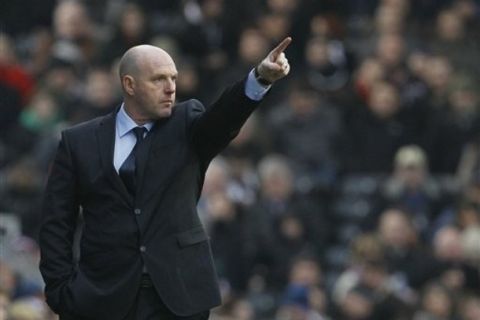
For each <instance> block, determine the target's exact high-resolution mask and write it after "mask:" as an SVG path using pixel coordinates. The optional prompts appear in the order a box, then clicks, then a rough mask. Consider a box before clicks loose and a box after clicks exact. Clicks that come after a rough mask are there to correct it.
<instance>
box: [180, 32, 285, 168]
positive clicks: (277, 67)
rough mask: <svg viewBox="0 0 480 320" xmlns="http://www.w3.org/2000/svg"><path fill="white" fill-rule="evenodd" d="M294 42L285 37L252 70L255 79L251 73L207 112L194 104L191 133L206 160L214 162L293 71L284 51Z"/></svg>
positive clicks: (198, 150) (192, 139) (198, 104)
mask: <svg viewBox="0 0 480 320" xmlns="http://www.w3.org/2000/svg"><path fill="white" fill-rule="evenodd" d="M291 41H292V39H291V38H290V37H287V38H285V39H284V40H283V41H282V42H281V43H280V44H279V45H278V46H277V47H275V48H274V49H273V50H272V51H271V52H270V53H269V54H268V55H267V56H266V57H265V58H264V59H263V60H262V61H261V62H260V64H259V65H258V66H257V67H255V69H254V71H252V72H253V74H254V77H252V76H251V75H252V73H251V74H250V75H249V76H248V77H247V78H245V79H243V80H242V81H240V82H237V83H236V84H234V85H233V86H231V87H229V88H227V89H226V90H225V91H224V92H223V93H222V95H221V96H220V98H219V99H218V100H217V101H216V102H215V103H214V104H213V105H212V106H210V107H209V108H208V109H207V110H206V111H204V108H203V106H202V104H201V103H200V102H198V101H196V102H195V105H194V107H193V108H192V109H191V112H190V114H189V115H188V118H189V119H193V121H191V120H190V121H191V126H190V132H189V134H190V138H191V141H192V143H193V145H194V147H195V149H196V150H197V152H198V153H199V154H200V155H201V157H202V158H203V159H207V160H208V159H211V158H213V157H214V156H215V155H216V154H217V153H218V152H220V151H221V150H222V149H223V148H225V147H226V146H227V144H228V143H229V142H230V141H231V140H232V139H233V138H234V137H235V136H236V135H237V134H238V132H239V131H240V128H241V127H242V125H243V124H244V123H245V121H246V120H247V118H248V117H249V116H250V114H251V113H252V112H253V111H254V110H255V108H256V106H257V105H258V104H259V102H260V101H261V98H262V97H263V95H264V94H265V92H266V91H268V89H269V88H270V86H271V85H272V84H273V83H274V82H275V81H277V80H280V79H281V78H283V77H285V76H286V75H287V74H288V73H289V72H290V65H289V63H288V60H287V58H286V57H285V53H284V51H285V49H286V48H287V47H288V45H289V44H290V43H291ZM252 78H253V79H252ZM252 81H253V82H255V83H252ZM259 86H260V87H263V88H265V89H266V90H265V91H264V92H260V94H255V95H253V96H252V94H251V93H252V92H251V91H252V88H258V87H259ZM254 91H255V90H254ZM257 91H258V90H257ZM260 91H261V90H260ZM257 93H258V92H257Z"/></svg>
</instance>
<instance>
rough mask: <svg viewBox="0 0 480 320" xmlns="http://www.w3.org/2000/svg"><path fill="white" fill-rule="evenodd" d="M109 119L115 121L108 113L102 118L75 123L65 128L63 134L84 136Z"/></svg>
mask: <svg viewBox="0 0 480 320" xmlns="http://www.w3.org/2000/svg"><path fill="white" fill-rule="evenodd" d="M109 118H112V119H113V120H114V119H115V117H114V115H113V114H111V113H109V114H107V115H104V116H100V117H97V118H94V119H91V120H87V121H84V122H80V123H77V124H75V125H73V126H71V127H68V128H66V129H65V130H64V132H65V133H67V134H85V133H88V132H93V131H94V130H95V128H97V127H98V126H99V125H101V124H103V123H104V122H105V121H107V120H108V119H109Z"/></svg>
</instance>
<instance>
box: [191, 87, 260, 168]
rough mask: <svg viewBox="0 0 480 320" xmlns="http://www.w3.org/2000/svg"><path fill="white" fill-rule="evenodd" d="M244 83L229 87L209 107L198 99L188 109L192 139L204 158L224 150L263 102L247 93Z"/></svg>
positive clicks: (206, 158) (211, 156) (208, 158)
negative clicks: (249, 96)
mask: <svg viewBox="0 0 480 320" xmlns="http://www.w3.org/2000/svg"><path fill="white" fill-rule="evenodd" d="M245 82H246V78H245V79H243V80H241V81H239V82H237V83H235V84H234V85H232V86H230V87H228V88H227V89H226V90H225V91H223V93H222V94H221V96H220V98H219V99H218V100H217V101H216V102H214V103H213V104H212V105H211V106H210V107H209V108H207V109H206V110H205V108H204V106H203V105H202V104H201V103H200V102H199V101H197V100H194V101H193V107H191V108H189V111H188V112H187V121H188V122H189V123H188V124H187V128H189V133H188V134H189V138H190V141H191V143H192V144H193V146H194V148H195V150H196V151H197V153H198V154H199V155H200V157H201V158H202V159H204V160H210V159H212V158H213V157H215V156H216V155H217V154H218V153H219V152H220V151H221V150H222V149H224V148H225V147H226V146H227V145H228V143H229V142H230V141H231V140H232V139H233V138H235V137H236V136H237V134H238V132H239V131H240V129H241V127H242V126H243V124H244V123H245V121H246V120H247V119H248V117H249V116H250V114H251V113H252V112H253V111H254V110H255V108H256V107H257V106H258V104H259V103H260V102H259V101H254V100H251V99H250V98H248V97H247V96H246V95H245Z"/></svg>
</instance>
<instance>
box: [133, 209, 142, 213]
mask: <svg viewBox="0 0 480 320" xmlns="http://www.w3.org/2000/svg"><path fill="white" fill-rule="evenodd" d="M133 213H135V214H136V215H139V214H141V213H142V210H141V209H138V208H136V209H135V210H133Z"/></svg>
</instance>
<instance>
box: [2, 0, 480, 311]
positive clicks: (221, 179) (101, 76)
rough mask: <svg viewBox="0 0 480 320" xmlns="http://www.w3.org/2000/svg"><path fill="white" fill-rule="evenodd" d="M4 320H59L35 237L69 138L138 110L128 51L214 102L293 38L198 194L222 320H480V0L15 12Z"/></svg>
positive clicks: (90, 2) (89, 5)
mask: <svg viewBox="0 0 480 320" xmlns="http://www.w3.org/2000/svg"><path fill="white" fill-rule="evenodd" d="M0 26H1V29H0V319H1V320H4V319H9V320H37V319H38V320H44V319H45V320H52V319H55V316H54V315H53V314H51V313H50V312H49V311H48V308H47V307H46V305H45V304H44V302H43V296H42V288H43V282H42V279H41V277H40V275H39V272H38V270H37V266H38V258H39V251H38V246H37V242H36V238H37V232H38V228H39V215H40V212H39V208H40V205H41V196H42V190H43V187H44V185H45V181H46V177H47V174H48V171H49V164H50V161H51V159H52V156H53V154H54V152H55V149H56V146H57V144H58V140H59V133H60V131H61V130H62V129H64V128H66V127H69V126H71V125H74V124H76V123H79V122H82V121H85V120H88V119H92V118H94V117H96V116H100V115H104V114H106V113H108V112H111V111H112V110H113V109H114V108H115V107H116V106H118V105H119V104H120V103H121V91H120V87H119V80H118V76H117V63H118V60H119V58H120V57H121V55H122V54H123V53H124V52H125V50H127V49H128V48H129V47H131V46H134V45H138V44H142V43H150V44H154V45H157V46H160V47H162V48H164V49H165V50H167V51H168V52H169V53H171V55H172V56H173V57H174V59H175V61H176V63H177V68H178V71H179V78H178V83H177V97H178V100H180V101H182V100H186V99H189V98H191V97H195V98H198V99H200V100H201V101H202V102H203V103H204V104H209V103H210V102H212V101H214V99H215V97H217V96H218V94H219V93H220V91H221V89H222V88H223V87H224V86H225V85H226V84H228V83H231V82H233V81H235V80H237V79H240V78H242V77H244V76H246V74H247V73H248V72H249V71H250V70H251V69H252V67H253V66H255V65H256V64H257V63H258V62H259V61H260V60H261V59H262V58H263V57H264V56H265V55H266V54H267V53H268V52H269V50H270V49H271V48H273V46H275V45H276V44H277V43H278V42H279V41H281V40H282V39H283V38H284V37H285V36H287V35H291V36H292V37H293V39H294V40H293V43H292V44H291V45H290V47H289V48H288V49H287V52H286V54H287V57H288V59H289V61H290V63H291V67H292V70H291V74H290V75H289V76H288V77H287V78H286V79H284V80H282V81H280V82H279V83H276V84H275V85H274V86H273V88H272V90H271V92H270V94H269V95H268V97H267V98H266V99H265V102H264V103H263V104H262V106H261V107H260V108H259V110H258V111H257V112H256V113H255V114H254V116H253V117H252V118H251V119H249V120H248V122H247V123H246V125H245V126H244V128H243V129H242V131H241V132H240V134H239V136H238V137H237V138H236V139H235V140H234V141H233V142H232V143H231V145H230V146H229V147H228V148H227V149H226V150H225V151H224V152H223V153H222V154H221V155H220V156H218V157H217V158H216V159H215V160H214V161H213V163H212V164H211V166H210V168H209V171H208V174H207V177H206V180H205V186H204V191H203V196H202V198H201V199H200V203H199V207H198V209H199V212H200V215H201V218H202V220H203V222H204V224H205V226H206V228H207V230H208V232H209V234H210V238H211V244H212V247H213V252H214V256H215V263H216V266H217V270H218V273H219V276H220V281H221V289H222V294H223V298H224V305H222V306H221V307H219V308H217V309H215V310H214V311H213V313H212V317H211V319H213V320H233V319H235V320H249V319H278V320H284V319H285V320H289V319H291V320H313V319H315V320H326V319H331V320H336V319H339V320H342V319H345V320H370V319H373V320H402V319H414V320H479V319H480V273H479V272H480V139H479V138H480V113H479V107H480V86H479V83H480V79H479V75H480V1H478V0H415V1H414V0H411V1H409V0H336V1H335V0H322V1H320V0H303V1H302V0H228V1H227V0H184V1H167V0H155V1H154V0H138V1H126V0H95V1H94V0H84V1H70V0H66V1H59V0H57V1H55V0H42V1H35V0H16V1H1V3H0Z"/></svg>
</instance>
